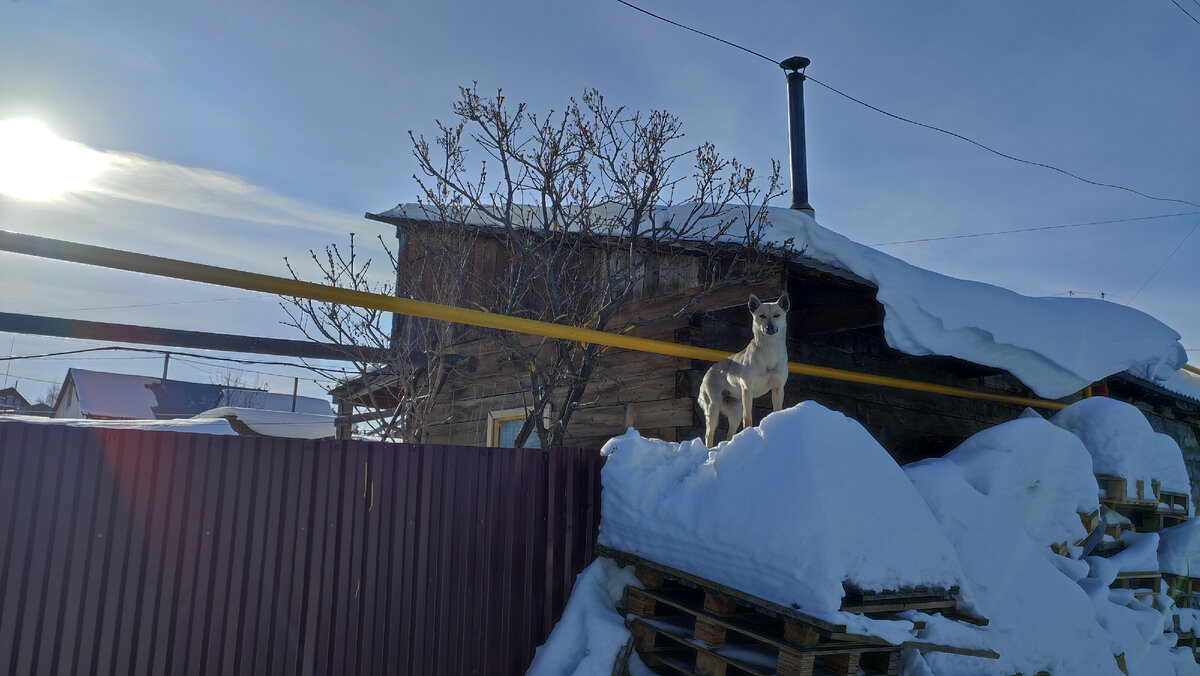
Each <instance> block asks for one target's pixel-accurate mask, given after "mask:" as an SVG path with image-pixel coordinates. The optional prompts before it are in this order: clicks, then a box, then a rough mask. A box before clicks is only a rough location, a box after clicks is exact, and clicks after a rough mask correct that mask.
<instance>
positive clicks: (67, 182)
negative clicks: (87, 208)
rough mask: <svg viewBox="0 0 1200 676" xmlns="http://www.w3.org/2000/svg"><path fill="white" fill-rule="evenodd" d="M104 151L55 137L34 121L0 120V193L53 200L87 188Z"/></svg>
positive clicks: (19, 197)
mask: <svg viewBox="0 0 1200 676" xmlns="http://www.w3.org/2000/svg"><path fill="white" fill-rule="evenodd" d="M102 168H104V154H103V153H100V152H98V151H95V150H92V149H91V148H88V147H87V146H84V145H82V144H79V143H75V142H72V141H66V140H63V139H60V138H58V137H57V136H55V135H54V134H53V133H52V132H51V131H50V130H49V129H47V128H46V127H45V126H44V125H42V124H41V123H40V122H36V121H34V120H0V193H3V194H5V195H8V196H10V197H15V198H17V199H23V200H36V201H43V200H52V199H56V198H58V197H61V196H62V195H63V194H65V193H68V192H72V191H78V190H88V189H90V188H91V185H90V183H89V181H90V180H91V179H92V177H93V176H95V175H96V173H97V172H99V171H100V170H101V169H102Z"/></svg>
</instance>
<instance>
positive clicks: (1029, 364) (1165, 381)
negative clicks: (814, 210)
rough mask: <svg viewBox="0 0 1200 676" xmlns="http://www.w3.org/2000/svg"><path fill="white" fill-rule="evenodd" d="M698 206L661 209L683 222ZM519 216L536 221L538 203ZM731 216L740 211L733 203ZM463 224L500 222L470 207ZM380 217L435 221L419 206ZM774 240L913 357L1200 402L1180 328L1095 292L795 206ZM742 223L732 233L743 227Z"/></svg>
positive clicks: (1063, 384)
mask: <svg viewBox="0 0 1200 676" xmlns="http://www.w3.org/2000/svg"><path fill="white" fill-rule="evenodd" d="M692 208H693V205H691V204H682V205H678V206H674V207H669V208H665V209H662V210H659V211H658V212H656V217H658V218H678V217H682V216H683V215H684V214H686V213H688V212H689V211H691V209H692ZM517 213H518V217H517V218H518V220H523V221H525V222H530V223H535V224H536V223H537V219H538V218H540V214H539V212H538V211H537V210H534V209H528V208H526V209H518V210H517ZM728 213H729V217H738V216H739V213H740V212H739V211H737V210H734V209H731V210H730V211H729V212H728ZM463 216H464V217H463V219H462V220H463V222H466V223H469V224H475V225H485V226H486V225H496V222H495V221H494V220H492V219H490V218H488V217H487V216H486V215H485V214H484V213H483V212H481V211H479V210H475V209H471V210H466V211H465V212H464V215H463ZM377 217H378V218H408V219H413V220H431V219H432V218H433V216H432V213H431V212H427V210H426V209H425V208H424V207H422V206H420V205H417V204H400V205H397V206H396V207H394V208H392V209H390V210H388V211H385V212H383V213H381V214H378V215H377ZM768 219H769V221H770V228H769V237H770V238H771V239H772V240H774V241H777V242H783V241H785V240H788V239H791V240H792V241H793V245H794V246H795V248H796V250H798V251H800V250H803V252H804V254H803V257H802V258H800V259H798V262H800V263H803V262H804V261H805V260H808V261H816V262H818V263H821V264H825V265H829V266H832V267H834V268H838V269H841V270H845V271H847V272H850V273H853V274H854V275H857V276H858V277H860V278H862V279H865V280H868V281H870V282H871V283H873V284H875V285H876V286H877V287H878V293H877V298H878V300H879V302H880V303H882V304H883V306H884V309H885V315H884V333H885V335H886V337H887V341H888V344H889V345H891V346H892V347H894V348H896V349H898V350H900V351H902V352H906V353H908V354H912V355H943V356H950V357H957V358H959V359H964V360H967V361H971V362H975V363H977V364H983V365H987V366H993V367H996V368H1001V369H1004V370H1006V371H1008V372H1009V373H1012V374H1013V375H1014V376H1016V377H1017V378H1018V379H1020V380H1021V382H1023V383H1025V384H1026V385H1027V386H1029V388H1030V389H1032V390H1033V391H1034V392H1036V393H1037V394H1038V395H1039V396H1042V397H1047V398H1051V399H1057V398H1059V397H1064V396H1067V395H1069V394H1073V393H1075V392H1078V391H1080V390H1082V389H1083V388H1085V387H1087V386H1088V385H1091V384H1092V383H1094V382H1096V381H1099V380H1102V379H1104V378H1106V377H1108V376H1111V375H1113V374H1116V373H1121V372H1123V371H1129V372H1131V373H1132V374H1133V375H1135V376H1138V377H1140V378H1144V379H1146V380H1149V381H1151V382H1153V383H1157V384H1160V385H1162V386H1163V387H1166V388H1167V389H1170V390H1171V391H1173V392H1176V393H1181V394H1186V395H1188V396H1191V397H1193V398H1198V399H1200V381H1197V380H1196V379H1193V378H1190V377H1189V376H1186V374H1182V375H1181V374H1179V373H1178V372H1179V369H1180V368H1181V367H1182V366H1183V365H1184V364H1186V363H1187V353H1186V352H1185V351H1184V349H1183V346H1182V345H1180V344H1179V338H1180V336H1179V334H1178V333H1177V332H1175V331H1174V330H1173V329H1171V328H1170V327H1168V326H1166V325H1165V324H1163V323H1162V322H1160V321H1158V320H1157V319H1155V318H1153V317H1151V316H1150V315H1147V314H1145V313H1143V312H1140V311H1138V310H1135V309H1133V308H1130V307H1126V306H1124V305H1118V304H1116V303H1110V302H1108V301H1104V300H1097V299H1090V298H1033V297H1029V296H1023V295H1021V294H1018V293H1016V292H1014V291H1010V290H1008V289H1004V288H1001V287H998V286H993V285H991V284H984V283H982V282H974V281H968V280H962V279H956V278H954V277H949V276H946V275H942V274H938V273H935V272H931V271H929V270H924V269H922V268H918V267H916V266H913V265H910V264H908V263H906V262H904V261H902V260H900V259H898V258H895V257H892V256H889V255H887V254H885V253H882V252H880V251H877V250H875V249H872V248H871V247H868V246H865V245H862V244H859V243H857V242H854V241H852V240H850V239H848V238H846V237H844V236H842V235H839V234H837V233H835V232H833V231H832V230H828V229H826V228H824V227H822V226H821V225H819V224H818V223H817V222H816V221H815V220H814V219H813V217H812V216H810V215H808V214H806V213H804V212H801V211H797V210H793V209H780V208H772V209H768ZM736 230H737V228H734V229H733V231H736Z"/></svg>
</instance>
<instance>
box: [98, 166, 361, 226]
mask: <svg viewBox="0 0 1200 676" xmlns="http://www.w3.org/2000/svg"><path fill="white" fill-rule="evenodd" d="M103 155H104V160H105V165H104V169H102V170H101V171H100V172H98V173H97V174H96V175H95V176H94V177H93V178H92V180H91V192H93V193H99V194H100V195H104V196H108V197H115V198H119V199H123V200H130V201H133V202H140V203H143V204H149V205H153V206H159V207H166V208H169V209H176V210H179V211H187V212H191V213H196V214H203V215H207V216H219V217H222V218H230V219H236V220H243V221H251V222H255V223H266V224H270V225H280V226H285V227H291V228H299V229H303V230H309V231H313V232H320V233H332V234H345V233H346V232H348V231H349V230H350V229H351V224H353V223H355V222H357V221H358V220H360V218H361V217H360V216H358V215H355V214H350V213H348V212H342V211H337V210H334V209H329V208H327V207H322V206H319V205H316V204H312V203H309V202H305V201H303V200H299V199H295V198H292V197H287V196H284V195H280V194H278V193H275V192H272V191H270V190H267V189H266V188H262V187H259V186H256V185H253V184H251V183H248V182H246V181H245V180H243V179H241V178H239V177H237V176H234V175H232V174H227V173H224V172H220V171H212V170H209V169H197V168H194V167H185V166H182V165H178V164H173V163H170V162H164V161H162V160H157V159H154V158H151V157H146V156H144V155H138V154H136V153H124V152H105V153H103Z"/></svg>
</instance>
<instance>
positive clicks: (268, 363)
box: [0, 345, 306, 378]
mask: <svg viewBox="0 0 1200 676" xmlns="http://www.w3.org/2000/svg"><path fill="white" fill-rule="evenodd" d="M102 350H121V351H125V352H150V353H153V354H169V355H171V356H172V357H175V356H179V357H192V358H194V359H211V360H214V361H227V362H233V363H236V364H251V365H263V366H291V367H293V368H298V369H303V368H306V367H305V366H303V365H301V364H294V363H291V362H283V361H262V360H257V359H234V358H233V357H216V356H212V355H207V354H196V353H194V352H174V351H171V350H155V349H152V348H146V347H120V346H115V345H114V346H109V347H89V348H84V349H80V350H66V351H64V352H46V353H44V354H25V355H15V356H14V355H10V356H7V357H0V361H18V360H22V359H43V358H46V357H60V356H62V355H69V354H83V353H85V352H99V351H102ZM240 370H248V369H240ZM263 375H275V376H279V377H280V378H292V377H294V376H284V375H280V374H277V373H264V374H263Z"/></svg>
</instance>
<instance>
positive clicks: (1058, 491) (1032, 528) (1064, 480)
mask: <svg viewBox="0 0 1200 676" xmlns="http://www.w3.org/2000/svg"><path fill="white" fill-rule="evenodd" d="M942 461H945V462H950V463H953V464H954V465H955V468H956V469H957V473H958V475H960V476H961V477H962V479H963V480H965V481H966V482H967V483H968V484H970V485H971V487H972V488H973V489H975V490H976V491H978V492H979V493H981V494H983V495H985V496H988V497H989V498H990V499H992V500H994V501H996V502H997V503H998V504H1001V505H1003V506H1004V508H1005V510H1006V513H1007V514H1008V515H1009V516H1011V517H1012V518H1013V519H1014V521H1015V522H1016V523H1017V524H1019V525H1020V526H1021V527H1022V529H1023V530H1024V531H1025V534H1026V535H1027V536H1029V537H1030V538H1032V540H1033V541H1034V542H1035V543H1036V544H1038V545H1044V546H1046V547H1049V546H1050V545H1052V544H1058V543H1062V542H1068V543H1072V542H1075V541H1076V540H1079V539H1081V538H1083V537H1085V536H1087V531H1086V530H1084V527H1083V522H1082V521H1080V519H1079V514H1091V513H1092V512H1094V511H1096V510H1097V509H1099V508H1100V503H1099V500H1098V498H1097V495H1098V494H1097V487H1096V479H1095V477H1094V476H1092V461H1091V456H1089V455H1088V452H1087V449H1086V448H1084V446H1083V444H1082V443H1080V441H1079V439H1077V438H1076V437H1075V436H1074V435H1072V434H1070V433H1068V432H1066V431H1064V430H1061V429H1058V428H1056V427H1054V426H1053V425H1050V424H1049V423H1047V422H1046V421H1045V420H1043V419H1042V418H1040V417H1038V416H1037V415H1036V414H1033V417H1023V418H1021V419H1018V420H1014V421H1012V422H1009V423H1006V424H1003V425H997V426H996V427H992V428H990V429H986V430H984V431H982V432H979V433H978V434H976V435H974V436H972V437H971V438H969V439H967V440H966V441H964V442H963V443H962V444H961V445H960V446H959V447H958V448H956V449H954V450H953V451H951V452H949V453H947V454H946V455H945V457H943V458H942ZM905 469H906V471H908V469H909V468H907V467H906V468H905ZM910 476H911V474H910ZM955 481H957V478H956V479H955ZM923 495H926V496H928V493H927V492H923Z"/></svg>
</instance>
